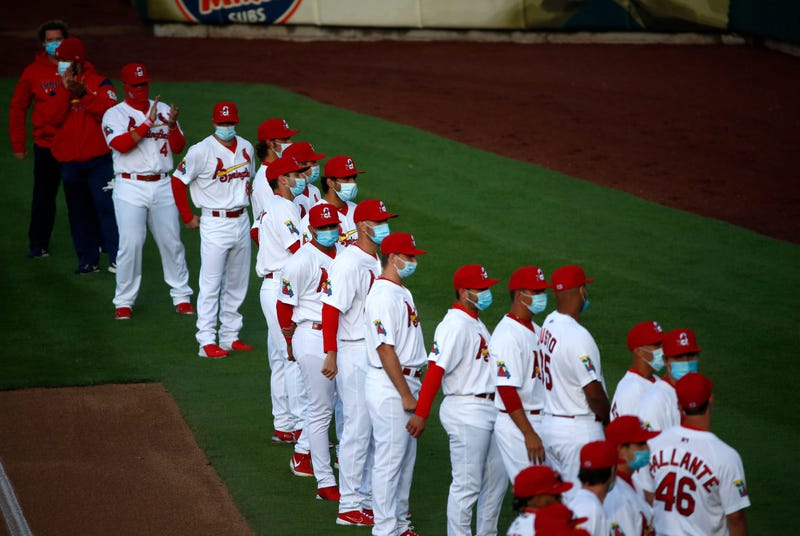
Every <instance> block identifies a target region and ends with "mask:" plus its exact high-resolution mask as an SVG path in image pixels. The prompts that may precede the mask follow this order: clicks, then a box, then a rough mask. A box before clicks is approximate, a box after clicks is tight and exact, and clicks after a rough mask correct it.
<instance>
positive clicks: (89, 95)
mask: <svg viewBox="0 0 800 536" xmlns="http://www.w3.org/2000/svg"><path fill="white" fill-rule="evenodd" d="M84 68H86V70H85V71H84V72H83V73H81V74H80V76H78V80H79V81H80V82H83V85H84V86H85V87H86V94H85V95H84V96H83V97H81V98H78V97H76V96H74V95H73V94H72V93H71V92H69V91H66V93H59V94H57V95H56V101H57V103H56V105H55V106H54V108H55V112H54V115H55V117H56V118H57V120H58V121H57V122H58V124H59V128H58V131H57V132H56V135H55V137H54V138H53V145H52V147H51V150H52V151H53V156H54V157H55V159H56V160H58V161H59V162H86V161H87V160H91V159H92V158H96V157H98V156H102V155H104V154H108V153H110V152H111V149H109V148H108V145H107V144H106V139H105V137H104V136H103V132H102V126H101V123H102V121H103V114H104V113H105V112H106V110H108V109H109V108H111V107H112V106H114V105H115V104H116V103H117V94H116V92H115V91H114V86H113V85H112V84H111V81H110V80H108V79H107V78H104V77H103V76H100V75H99V74H97V72H96V71H95V70H94V68H93V67H92V66H91V65H88V64H84Z"/></svg>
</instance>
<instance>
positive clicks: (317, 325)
mask: <svg viewBox="0 0 800 536" xmlns="http://www.w3.org/2000/svg"><path fill="white" fill-rule="evenodd" d="M311 329H322V324H320V323H319V322H312V323H311Z"/></svg>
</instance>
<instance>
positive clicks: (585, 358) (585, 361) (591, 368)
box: [581, 355, 596, 372]
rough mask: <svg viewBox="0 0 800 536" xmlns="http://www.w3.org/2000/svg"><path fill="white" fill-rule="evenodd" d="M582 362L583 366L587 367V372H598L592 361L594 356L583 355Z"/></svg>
mask: <svg viewBox="0 0 800 536" xmlns="http://www.w3.org/2000/svg"><path fill="white" fill-rule="evenodd" d="M581 363H583V366H584V367H586V371H587V372H596V371H595V369H594V363H592V358H591V357H589V356H588V355H585V356H583V357H581Z"/></svg>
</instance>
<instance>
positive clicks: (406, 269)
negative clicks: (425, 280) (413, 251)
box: [397, 261, 417, 279]
mask: <svg viewBox="0 0 800 536" xmlns="http://www.w3.org/2000/svg"><path fill="white" fill-rule="evenodd" d="M416 271H417V261H406V264H405V265H404V266H403V267H402V268H398V269H397V275H399V276H400V277H401V278H403V279H405V278H406V277H411V275H412V274H413V273H414V272H416Z"/></svg>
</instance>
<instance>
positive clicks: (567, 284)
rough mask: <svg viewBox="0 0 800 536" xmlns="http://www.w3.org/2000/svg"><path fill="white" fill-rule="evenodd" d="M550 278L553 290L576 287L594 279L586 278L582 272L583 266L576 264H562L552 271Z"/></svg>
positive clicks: (558, 290) (559, 290)
mask: <svg viewBox="0 0 800 536" xmlns="http://www.w3.org/2000/svg"><path fill="white" fill-rule="evenodd" d="M550 280H551V281H552V282H553V290H554V291H555V292H561V291H563V290H569V289H572V288H578V287H580V286H581V285H585V284H586V283H592V282H593V281H594V279H586V274H585V273H583V268H581V267H580V266H578V265H577V264H570V265H567V266H562V267H561V268H559V269H557V270H556V271H555V272H553V275H552V276H551V277H550Z"/></svg>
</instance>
